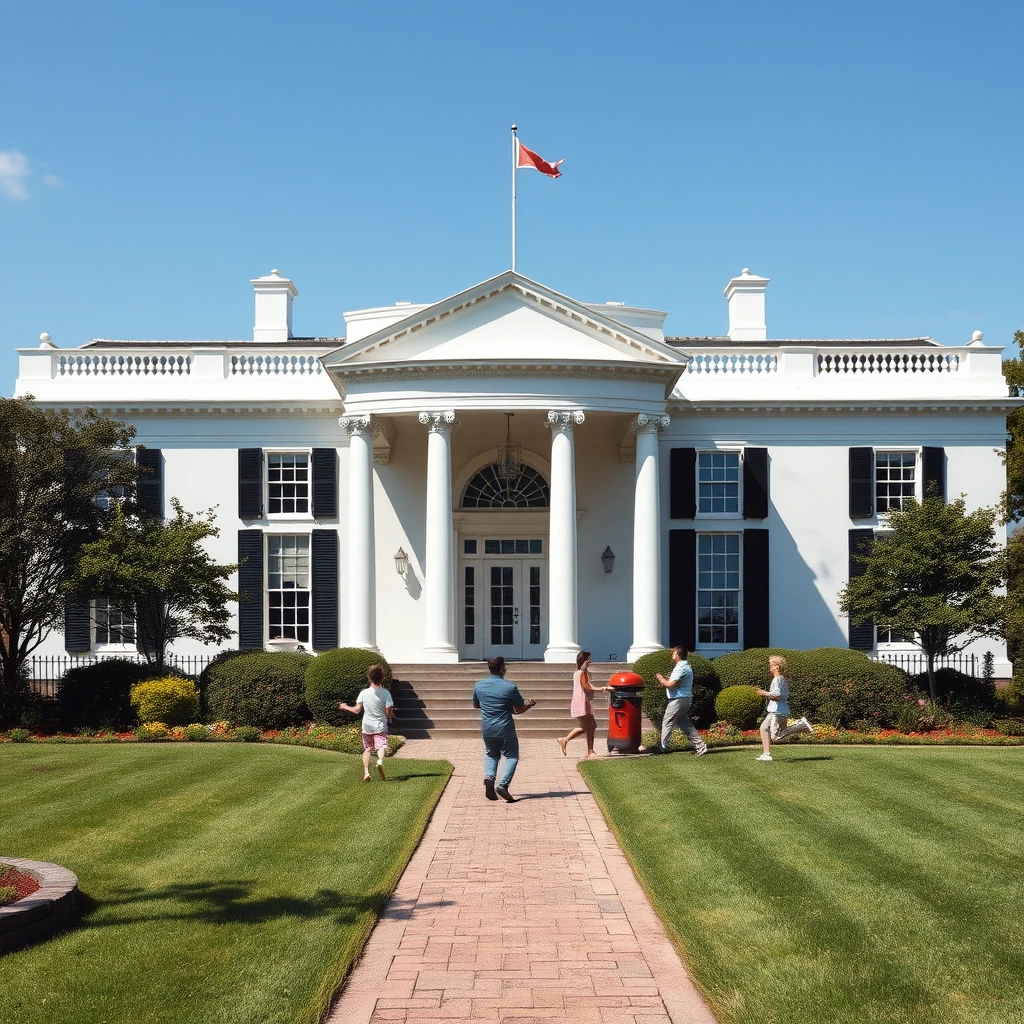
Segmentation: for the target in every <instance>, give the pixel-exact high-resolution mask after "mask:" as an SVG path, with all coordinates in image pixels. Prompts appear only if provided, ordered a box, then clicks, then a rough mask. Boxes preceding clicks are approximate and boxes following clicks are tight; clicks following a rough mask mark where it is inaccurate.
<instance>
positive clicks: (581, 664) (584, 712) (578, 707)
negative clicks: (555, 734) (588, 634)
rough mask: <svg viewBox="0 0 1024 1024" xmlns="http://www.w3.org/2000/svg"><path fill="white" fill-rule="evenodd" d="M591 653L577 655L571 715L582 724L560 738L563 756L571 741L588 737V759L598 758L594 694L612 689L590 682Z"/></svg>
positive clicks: (583, 652) (585, 652)
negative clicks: (595, 744) (595, 739)
mask: <svg viewBox="0 0 1024 1024" xmlns="http://www.w3.org/2000/svg"><path fill="white" fill-rule="evenodd" d="M590 660H591V655H590V651H580V653H579V654H577V655H576V671H575V672H574V673H573V675H572V704H571V705H570V706H569V714H570V715H572V716H573V718H575V719H576V721H577V722H579V723H580V724H579V725H577V726H576V728H575V729H573V730H572V731H571V732H570V733H569V735H568V736H559V738H558V745H559V746H560V747H561V748H562V756H563V757H564V756H565V754H566V749H565V748H566V747H567V746H568V745H569V740H573V739H575V738H576V737H577V736H586V737H587V757H588V758H591V757H596V756H597V755H596V754H595V753H594V736H595V735H596V734H597V719H596V718H595V717H594V702H593V700H592V699H591V694H593V693H607V692H608V690H609V689H611V687H608V686H592V685H591V682H590Z"/></svg>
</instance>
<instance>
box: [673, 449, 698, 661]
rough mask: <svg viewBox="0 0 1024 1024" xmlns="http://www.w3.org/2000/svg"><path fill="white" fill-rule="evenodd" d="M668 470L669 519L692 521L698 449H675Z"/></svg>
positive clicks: (694, 505)
mask: <svg viewBox="0 0 1024 1024" xmlns="http://www.w3.org/2000/svg"><path fill="white" fill-rule="evenodd" d="M668 468H669V492H670V493H669V517H670V518H671V519H692V518H693V517H694V516H695V515H696V514H697V449H696V448H673V449H672V450H671V451H670V452H669V464H668ZM680 642H682V641H680Z"/></svg>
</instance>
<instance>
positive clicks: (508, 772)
mask: <svg viewBox="0 0 1024 1024" xmlns="http://www.w3.org/2000/svg"><path fill="white" fill-rule="evenodd" d="M502 757H503V758H505V774H504V775H502V777H501V782H499V783H498V785H499V786H505V787H508V786H509V785H510V784H511V782H512V776H513V775H515V773H516V765H518V764H519V737H518V736H517V735H516V730H515V726H513V727H512V728H511V729H507V730H506V731H505V732H501V733H498V734H497V735H495V736H484V778H485V779H493V778H495V777H496V776H497V774H498V759H499V758H502Z"/></svg>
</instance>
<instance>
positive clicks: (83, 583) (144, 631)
mask: <svg viewBox="0 0 1024 1024" xmlns="http://www.w3.org/2000/svg"><path fill="white" fill-rule="evenodd" d="M171 506H172V507H173V509H174V516H173V518H171V519H169V520H167V521H166V522H164V521H163V520H162V519H159V518H157V517H155V516H151V515H146V514H140V513H137V512H131V511H130V510H127V511H124V512H123V511H122V510H121V509H115V511H114V515H113V518H112V521H111V523H110V527H109V529H108V530H107V531H106V533H105V534H104V535H103V536H102V537H100V538H99V539H97V540H95V541H93V542H92V543H90V544H87V545H86V546H85V547H84V548H83V549H82V555H81V558H80V560H79V562H78V569H77V571H76V573H75V574H74V577H73V578H72V579H71V580H70V581H69V582H68V584H67V589H68V590H69V591H70V592H74V593H78V594H84V595H88V596H90V597H109V598H116V599H117V600H118V601H121V602H124V603H133V604H134V605H135V608H136V613H137V618H138V631H139V646H140V649H141V650H142V651H143V653H144V654H145V655H146V658H147V660H148V661H150V662H152V663H154V664H157V665H163V663H164V659H165V657H166V653H167V647H168V645H169V644H171V643H173V642H174V641H175V640H179V639H182V638H186V637H187V638H190V639H193V640H198V641H200V642H201V643H207V644H219V643H223V642H224V641H225V640H227V639H228V638H229V637H231V636H233V635H234V634H233V630H232V629H231V628H230V626H229V621H230V614H229V612H228V608H227V605H228V603H229V602H230V601H237V600H238V594H237V593H235V592H234V591H233V590H231V588H230V587H229V586H228V585H227V582H226V581H227V579H228V578H229V577H230V576H231V574H232V573H234V572H236V571H237V569H238V565H237V564H233V565H218V564H217V563H216V562H215V561H214V559H213V558H212V557H211V556H210V553H209V552H208V551H207V550H206V547H205V546H204V542H205V541H206V540H207V539H209V538H212V537H218V536H219V535H220V530H218V529H217V527H216V526H214V525H213V524H214V520H215V515H214V510H213V509H209V510H208V511H206V512H204V513H201V514H199V515H194V514H193V513H191V512H186V511H185V509H183V508H182V506H181V502H180V501H178V499H177V498H172V499H171Z"/></svg>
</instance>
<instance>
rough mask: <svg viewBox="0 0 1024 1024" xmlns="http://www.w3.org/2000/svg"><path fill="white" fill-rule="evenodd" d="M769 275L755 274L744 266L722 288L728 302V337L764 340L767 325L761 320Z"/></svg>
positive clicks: (766, 335)
mask: <svg viewBox="0 0 1024 1024" xmlns="http://www.w3.org/2000/svg"><path fill="white" fill-rule="evenodd" d="M770 280H771V278H769V277H758V276H757V274H752V273H751V272H750V270H749V269H748V268H747V267H744V268H743V273H741V274H740V276H739V277H734V278H733V279H732V280H731V281H730V282H729V283H728V284H727V285H726V288H725V297H726V299H727V300H728V302H729V340H730V341H765V340H766V339H767V337H768V327H767V325H766V324H765V322H764V293H765V289H766V288H767V287H768V282H769V281H770Z"/></svg>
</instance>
